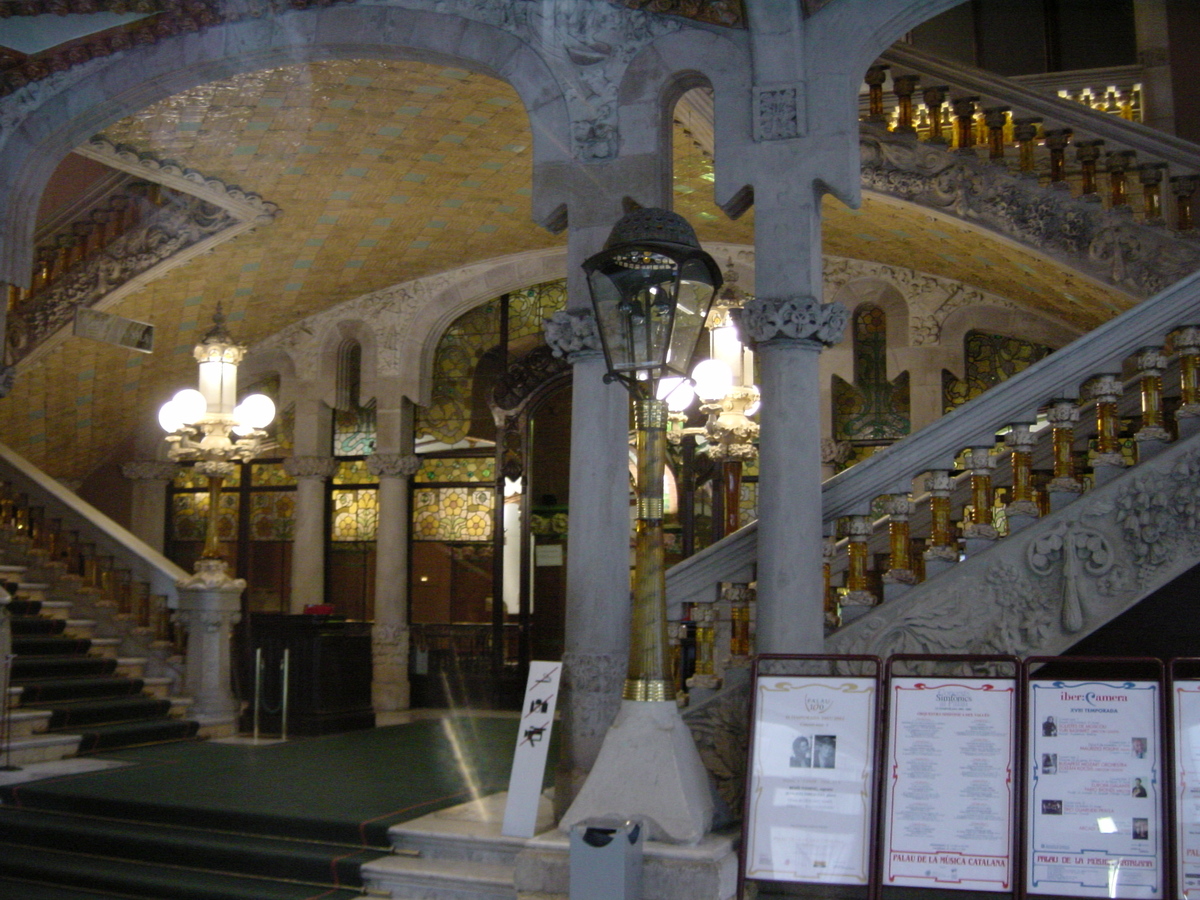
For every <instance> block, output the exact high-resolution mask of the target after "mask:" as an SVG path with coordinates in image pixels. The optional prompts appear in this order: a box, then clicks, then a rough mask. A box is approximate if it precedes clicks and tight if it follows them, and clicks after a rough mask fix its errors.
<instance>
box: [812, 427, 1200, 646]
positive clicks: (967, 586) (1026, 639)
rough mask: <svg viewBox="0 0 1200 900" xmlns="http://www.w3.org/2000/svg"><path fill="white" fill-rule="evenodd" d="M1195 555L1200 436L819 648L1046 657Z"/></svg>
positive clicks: (1199, 529) (1198, 547)
mask: <svg viewBox="0 0 1200 900" xmlns="http://www.w3.org/2000/svg"><path fill="white" fill-rule="evenodd" d="M1198 555H1200V439H1197V438H1195V437H1193V438H1191V439H1188V440H1186V441H1183V442H1180V443H1179V444H1176V445H1174V446H1173V447H1171V448H1170V449H1169V450H1167V451H1165V452H1163V453H1161V454H1160V455H1158V456H1156V457H1154V459H1152V460H1150V461H1148V462H1144V463H1142V464H1140V465H1139V466H1138V467H1137V468H1136V469H1135V470H1131V471H1129V472H1127V473H1126V474H1125V475H1123V476H1122V477H1120V478H1118V479H1116V480H1114V481H1112V482H1110V483H1109V484H1107V485H1105V486H1104V487H1102V488H1099V489H1098V490H1096V491H1094V492H1092V493H1090V494H1085V495H1083V496H1081V498H1080V499H1078V500H1076V501H1074V502H1073V503H1072V504H1071V505H1070V506H1068V507H1067V508H1066V509H1064V510H1063V511H1062V512H1060V513H1058V514H1056V515H1054V516H1051V517H1048V518H1046V519H1042V520H1040V521H1038V522H1036V523H1035V524H1033V525H1030V526H1028V527H1026V528H1024V529H1022V530H1021V531H1019V532H1017V533H1016V534H1014V535H1010V536H1009V537H1007V538H1005V539H1004V540H1003V541H1001V542H999V543H998V544H997V545H996V546H994V547H992V548H991V549H989V550H987V551H986V552H984V553H981V554H979V555H978V556H973V557H971V558H969V559H967V560H966V561H964V562H960V563H958V564H956V565H955V566H954V567H953V568H952V569H950V570H948V571H946V572H944V573H942V574H941V575H939V576H938V577H937V578H935V579H933V580H931V581H929V582H926V583H925V584H923V585H919V586H917V587H915V588H914V589H913V590H912V591H910V592H908V593H907V594H905V595H904V596H903V597H902V598H899V599H897V600H895V601H893V602H889V603H884V604H882V605H881V606H879V607H878V608H876V609H875V610H874V611H872V612H871V613H870V614H869V615H867V616H865V617H864V618H862V619H859V620H858V621H856V622H854V623H852V624H851V625H849V626H847V627H845V628H843V629H841V630H840V631H838V632H836V633H835V634H834V635H832V636H831V637H830V638H829V639H828V640H827V641H826V652H829V653H871V654H876V655H879V656H888V655H890V654H894V653H1011V654H1015V655H1017V656H1029V655H1056V654H1059V653H1062V652H1063V651H1064V650H1066V649H1067V648H1069V647H1070V646H1071V645H1073V644H1075V643H1076V642H1077V641H1079V640H1080V639H1081V638H1083V637H1084V636H1085V635H1086V634H1088V633H1089V632H1091V631H1093V630H1094V629H1096V628H1098V627H1099V626H1101V625H1103V624H1104V623H1106V622H1108V621H1109V620H1111V619H1112V618H1113V617H1115V616H1117V615H1119V614H1120V613H1122V612H1124V611H1125V610H1126V609H1128V608H1129V607H1131V606H1133V605H1134V604H1135V603H1137V602H1138V601H1139V600H1141V599H1142V598H1143V597H1145V596H1146V595H1147V594H1149V593H1150V592H1151V591H1153V590H1155V589H1156V588H1158V587H1160V586H1162V585H1164V584H1166V583H1167V582H1169V581H1170V580H1171V579H1173V578H1176V577H1178V576H1179V575H1181V574H1183V573H1184V572H1185V571H1187V570H1188V569H1189V568H1191V566H1192V565H1194V563H1195V560H1196V558H1197V556H1198Z"/></svg>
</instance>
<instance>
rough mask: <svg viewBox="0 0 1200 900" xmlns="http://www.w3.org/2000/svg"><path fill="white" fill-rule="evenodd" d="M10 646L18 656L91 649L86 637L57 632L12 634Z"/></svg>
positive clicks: (78, 651)
mask: <svg viewBox="0 0 1200 900" xmlns="http://www.w3.org/2000/svg"><path fill="white" fill-rule="evenodd" d="M12 647H13V653H15V654H17V655H18V656H38V657H46V656H69V655H74V654H79V653H87V652H88V651H89V650H91V649H92V642H91V641H89V640H88V639H87V638H73V637H63V636H61V635H57V634H34V635H14V636H13V642H12Z"/></svg>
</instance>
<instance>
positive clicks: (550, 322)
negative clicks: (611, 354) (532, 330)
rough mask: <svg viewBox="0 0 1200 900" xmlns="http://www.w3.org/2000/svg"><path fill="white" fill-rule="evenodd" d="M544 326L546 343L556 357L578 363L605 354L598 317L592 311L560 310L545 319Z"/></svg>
mask: <svg viewBox="0 0 1200 900" xmlns="http://www.w3.org/2000/svg"><path fill="white" fill-rule="evenodd" d="M542 325H543V329H544V333H545V335H546V343H547V344H548V345H549V346H550V350H551V351H552V352H553V353H554V355H555V356H560V357H561V356H565V357H566V358H567V359H568V360H570V361H571V362H577V361H579V360H581V359H588V358H591V357H595V356H599V355H600V354H602V353H603V352H604V348H603V346H602V345H601V343H600V329H599V327H598V326H597V325H596V315H595V313H593V312H592V311H591V310H590V309H568V310H560V311H559V312H556V313H555V314H554V315H552V316H551V317H550V318H548V319H543V320H542Z"/></svg>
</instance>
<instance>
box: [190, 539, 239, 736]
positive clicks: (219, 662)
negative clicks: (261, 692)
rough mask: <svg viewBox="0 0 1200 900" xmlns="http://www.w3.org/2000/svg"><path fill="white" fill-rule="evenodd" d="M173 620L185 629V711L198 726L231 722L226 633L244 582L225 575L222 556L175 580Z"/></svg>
mask: <svg viewBox="0 0 1200 900" xmlns="http://www.w3.org/2000/svg"><path fill="white" fill-rule="evenodd" d="M178 587H179V610H178V612H177V619H178V621H179V622H180V624H182V625H183V627H184V629H185V631H186V634H187V645H186V646H187V662H186V668H185V670H184V688H185V689H186V690H187V692H188V694H189V696H191V698H192V707H191V712H190V715H191V717H192V718H194V719H196V720H198V721H199V722H200V723H201V724H203V725H213V724H218V723H223V722H230V723H232V722H235V721H236V719H237V713H238V701H237V699H236V698H235V697H234V696H233V690H232V688H231V684H230V678H229V675H230V657H231V636H232V633H233V626H234V625H236V624H237V623H238V621H239V620H240V619H241V617H242V600H241V598H242V591H243V590H245V588H246V582H245V580H244V579H241V578H230V577H229V572H228V569H227V566H226V563H225V560H223V559H201V560H198V561H197V562H196V574H194V575H192V576H191V577H190V578H184V579H182V580H181V581H179V582H178Z"/></svg>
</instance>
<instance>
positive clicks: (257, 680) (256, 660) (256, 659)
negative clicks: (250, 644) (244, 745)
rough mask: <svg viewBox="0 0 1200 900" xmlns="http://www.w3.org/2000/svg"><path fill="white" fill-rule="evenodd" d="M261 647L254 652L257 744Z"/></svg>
mask: <svg viewBox="0 0 1200 900" xmlns="http://www.w3.org/2000/svg"><path fill="white" fill-rule="evenodd" d="M262 666H263V663H262V647H258V648H256V649H255V651H254V743H256V744H257V743H258V711H259V709H260V708H261V706H262Z"/></svg>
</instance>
